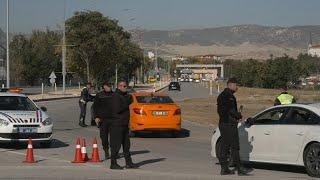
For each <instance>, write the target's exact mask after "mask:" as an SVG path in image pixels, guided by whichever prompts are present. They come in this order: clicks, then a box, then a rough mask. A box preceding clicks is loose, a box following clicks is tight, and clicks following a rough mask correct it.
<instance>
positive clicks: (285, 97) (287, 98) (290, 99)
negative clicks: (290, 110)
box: [274, 86, 296, 106]
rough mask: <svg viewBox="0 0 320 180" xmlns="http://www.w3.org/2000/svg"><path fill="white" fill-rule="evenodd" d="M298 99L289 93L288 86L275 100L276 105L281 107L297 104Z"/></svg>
mask: <svg viewBox="0 0 320 180" xmlns="http://www.w3.org/2000/svg"><path fill="white" fill-rule="evenodd" d="M295 102H296V99H295V98H294V96H292V95H291V94H289V93H288V89H287V87H286V86H284V87H283V88H282V92H281V94H280V95H279V96H278V97H277V98H276V99H275V100H274V105H275V106H277V105H281V104H292V103H295Z"/></svg>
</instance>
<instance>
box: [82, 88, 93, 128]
mask: <svg viewBox="0 0 320 180" xmlns="http://www.w3.org/2000/svg"><path fill="white" fill-rule="evenodd" d="M91 88H92V85H91V83H90V82H89V83H87V86H86V87H84V88H83V89H82V91H81V96H80V99H79V107H80V119H79V125H80V126H81V127H86V126H87V125H86V123H85V119H86V111H87V103H88V102H89V101H93V99H94V96H92V95H91V94H90V89H91Z"/></svg>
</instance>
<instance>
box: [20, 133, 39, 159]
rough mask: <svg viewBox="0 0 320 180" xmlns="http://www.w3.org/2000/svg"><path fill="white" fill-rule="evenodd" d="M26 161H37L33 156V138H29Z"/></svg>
mask: <svg viewBox="0 0 320 180" xmlns="http://www.w3.org/2000/svg"><path fill="white" fill-rule="evenodd" d="M23 162H24V163H36V161H35V160H34V157H33V146H32V139H31V138H29V141H28V149H27V154H26V160H25V161H23Z"/></svg>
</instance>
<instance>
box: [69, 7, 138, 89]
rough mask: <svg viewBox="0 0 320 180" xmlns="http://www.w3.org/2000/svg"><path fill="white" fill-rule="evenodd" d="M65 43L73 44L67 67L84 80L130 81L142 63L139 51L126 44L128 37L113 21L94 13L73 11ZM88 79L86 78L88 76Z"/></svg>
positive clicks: (128, 40) (130, 43) (128, 43)
mask: <svg viewBox="0 0 320 180" xmlns="http://www.w3.org/2000/svg"><path fill="white" fill-rule="evenodd" d="M66 24H67V27H68V29H67V41H68V43H69V44H73V45H74V47H73V48H72V51H73V58H72V61H71V63H70V66H69V68H72V71H75V72H77V73H78V74H79V75H80V76H82V77H85V76H87V77H86V78H85V79H86V80H89V81H90V80H94V81H96V82H98V83H99V82H101V81H104V80H108V79H114V76H115V69H116V65H117V66H118V75H119V78H124V79H130V78H131V77H132V76H133V74H134V72H135V70H136V69H137V68H139V67H140V65H141V63H142V61H143V54H142V50H141V49H140V48H139V47H138V46H137V45H135V44H133V43H132V42H131V41H130V34H129V33H128V32H126V31H124V30H123V28H122V27H121V26H119V25H118V22H117V21H116V20H112V19H109V18H108V17H104V16H103V15H102V14H101V13H99V12H96V11H83V12H76V13H75V15H74V16H73V17H71V18H70V19H68V20H67V22H66ZM89 76H90V77H89Z"/></svg>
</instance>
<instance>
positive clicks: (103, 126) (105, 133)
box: [99, 119, 112, 150]
mask: <svg viewBox="0 0 320 180" xmlns="http://www.w3.org/2000/svg"><path fill="white" fill-rule="evenodd" d="M111 126H112V122H110V121H108V120H107V119H103V120H102V122H101V123H100V126H99V129H100V138H101V142H102V147H103V149H104V150H105V149H109V133H110V127H111Z"/></svg>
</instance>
